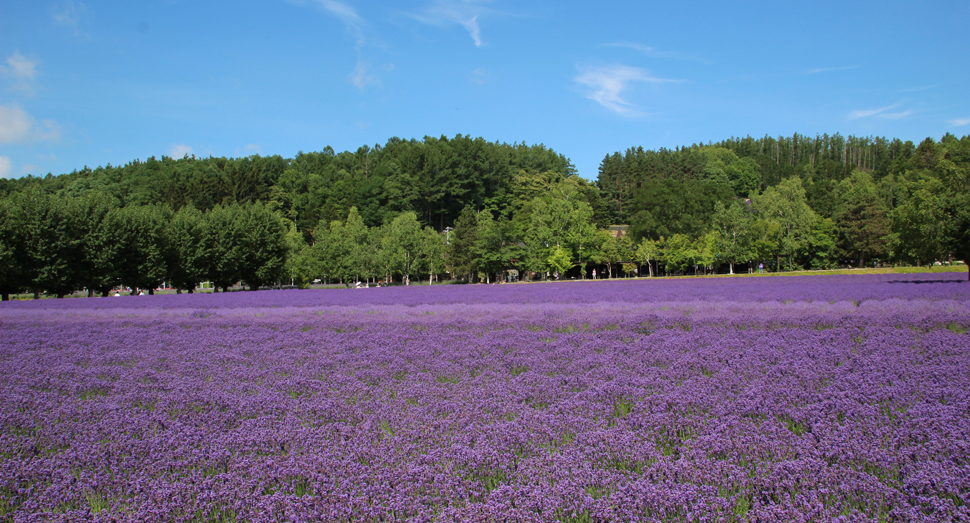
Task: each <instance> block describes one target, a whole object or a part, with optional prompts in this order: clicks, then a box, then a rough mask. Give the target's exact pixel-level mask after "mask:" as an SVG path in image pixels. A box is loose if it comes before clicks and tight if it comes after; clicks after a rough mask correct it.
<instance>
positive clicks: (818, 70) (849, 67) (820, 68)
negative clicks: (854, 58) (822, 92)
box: [804, 65, 859, 74]
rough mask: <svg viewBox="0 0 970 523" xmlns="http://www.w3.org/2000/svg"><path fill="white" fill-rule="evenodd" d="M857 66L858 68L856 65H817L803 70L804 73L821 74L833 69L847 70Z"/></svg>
mask: <svg viewBox="0 0 970 523" xmlns="http://www.w3.org/2000/svg"><path fill="white" fill-rule="evenodd" d="M858 68H859V66H858V65H849V66H846V67H819V68H817V69H809V70H807V71H805V73H804V74H821V73H830V72H833V71H849V70H851V69H858Z"/></svg>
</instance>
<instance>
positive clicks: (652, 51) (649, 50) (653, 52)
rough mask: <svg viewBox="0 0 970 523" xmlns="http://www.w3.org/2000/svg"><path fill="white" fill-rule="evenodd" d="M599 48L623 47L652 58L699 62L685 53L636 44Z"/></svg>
mask: <svg viewBox="0 0 970 523" xmlns="http://www.w3.org/2000/svg"><path fill="white" fill-rule="evenodd" d="M597 47H621V48H624V49H632V50H634V51H637V52H638V53H641V54H645V55H647V56H652V57H655V58H678V59H681V60H697V58H695V57H693V56H689V55H686V54H684V53H676V52H672V51H661V50H659V49H657V48H656V47H652V46H649V45H644V44H639V43H636V42H610V43H606V44H600V45H598V46H597Z"/></svg>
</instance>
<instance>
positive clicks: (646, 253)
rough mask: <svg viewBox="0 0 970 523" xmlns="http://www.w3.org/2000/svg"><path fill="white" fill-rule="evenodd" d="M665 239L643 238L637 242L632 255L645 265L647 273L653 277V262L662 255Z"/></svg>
mask: <svg viewBox="0 0 970 523" xmlns="http://www.w3.org/2000/svg"><path fill="white" fill-rule="evenodd" d="M665 241H666V240H665V239H664V238H663V237H661V238H660V239H659V240H651V239H649V238H644V239H642V240H640V243H638V244H637V248H636V251H635V252H634V257H635V259H636V260H637V263H639V264H640V265H643V264H646V265H647V274H648V275H649V276H650V277H651V278H652V277H653V263H654V262H655V261H656V260H657V259H658V258H660V257H661V256H662V254H663V247H664V243H665Z"/></svg>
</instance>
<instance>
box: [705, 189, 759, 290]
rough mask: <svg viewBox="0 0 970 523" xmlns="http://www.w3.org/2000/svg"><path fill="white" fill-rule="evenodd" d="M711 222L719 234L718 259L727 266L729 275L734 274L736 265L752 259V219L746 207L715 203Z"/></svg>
mask: <svg viewBox="0 0 970 523" xmlns="http://www.w3.org/2000/svg"><path fill="white" fill-rule="evenodd" d="M711 222H712V224H711V225H712V226H713V228H714V230H716V231H718V232H719V233H720V236H719V243H718V251H719V253H720V254H721V256H720V259H721V260H723V261H724V262H726V263H727V264H728V272H729V274H734V265H735V264H736V263H739V262H748V261H751V260H752V259H753V258H754V254H755V253H754V245H753V243H754V234H753V233H754V231H753V230H752V225H753V222H754V218H753V217H752V215H751V212H750V211H748V208H747V206H746V205H744V204H743V203H741V202H733V203H731V205H729V206H727V207H725V206H724V204H723V203H722V202H717V203H716V204H715V205H714V214H713V216H712V217H711Z"/></svg>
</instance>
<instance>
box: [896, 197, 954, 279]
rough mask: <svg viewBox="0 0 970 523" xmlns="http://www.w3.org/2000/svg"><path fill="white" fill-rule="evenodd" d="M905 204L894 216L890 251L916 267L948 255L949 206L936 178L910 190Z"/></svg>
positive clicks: (898, 208) (897, 209)
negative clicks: (947, 208)
mask: <svg viewBox="0 0 970 523" xmlns="http://www.w3.org/2000/svg"><path fill="white" fill-rule="evenodd" d="M907 192H908V196H906V198H905V202H904V203H903V204H902V205H900V206H899V207H897V208H896V209H895V210H894V211H893V213H892V232H891V233H890V246H891V247H890V248H891V250H892V253H893V256H894V257H896V258H899V259H902V260H906V261H911V262H914V263H916V265H922V264H924V263H933V261H934V260H939V259H942V258H944V257H945V254H946V250H947V249H946V245H945V243H946V240H947V238H946V235H945V233H946V224H947V221H948V220H947V216H946V203H945V200H944V199H943V198H941V197H940V196H939V194H940V193H943V192H944V188H943V185H942V183H941V182H940V181H939V180H938V179H936V178H925V179H923V180H920V181H918V182H915V183H913V184H912V185H910V186H909V187H908V188H907Z"/></svg>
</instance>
